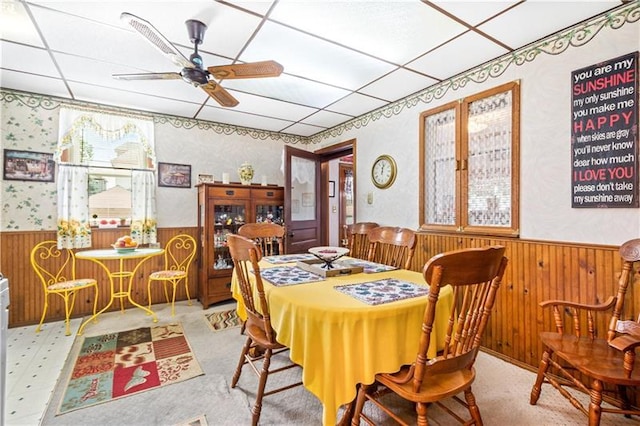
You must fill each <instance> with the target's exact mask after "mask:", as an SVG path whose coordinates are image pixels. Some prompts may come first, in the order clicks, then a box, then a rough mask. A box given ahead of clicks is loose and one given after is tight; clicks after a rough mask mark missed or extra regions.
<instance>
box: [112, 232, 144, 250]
mask: <svg viewBox="0 0 640 426" xmlns="http://www.w3.org/2000/svg"><path fill="white" fill-rule="evenodd" d="M111 247H113V248H114V250H115V251H117V252H118V253H129V252H132V251H134V250H135V249H137V248H138V243H137V242H135V241H134V240H133V238H131V236H129V235H125V236H122V237H120V238H118V239H117V240H116V242H115V243H114V244H111Z"/></svg>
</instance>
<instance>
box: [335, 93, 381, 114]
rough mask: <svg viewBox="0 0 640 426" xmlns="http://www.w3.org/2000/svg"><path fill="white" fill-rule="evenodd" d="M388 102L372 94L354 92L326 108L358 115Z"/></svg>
mask: <svg viewBox="0 0 640 426" xmlns="http://www.w3.org/2000/svg"><path fill="white" fill-rule="evenodd" d="M386 104H387V102H385V101H383V100H381V99H376V98H372V97H371V96H366V95H361V94H360V93H353V94H351V95H349V96H346V97H344V98H343V99H340V100H339V101H338V102H335V103H333V104H331V105H329V106H328V107H327V108H326V109H327V110H329V111H334V112H337V113H341V114H347V115H353V116H354V117H357V116H359V115H362V114H364V113H367V112H369V111H372V110H374V109H377V108H380V107H382V106H384V105H386Z"/></svg>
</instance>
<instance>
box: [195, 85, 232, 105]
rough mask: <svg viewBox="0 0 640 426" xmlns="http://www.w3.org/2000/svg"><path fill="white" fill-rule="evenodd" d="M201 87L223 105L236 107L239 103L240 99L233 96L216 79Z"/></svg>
mask: <svg viewBox="0 0 640 426" xmlns="http://www.w3.org/2000/svg"><path fill="white" fill-rule="evenodd" d="M200 87H201V88H202V90H204V91H205V92H207V93H208V94H209V96H211V97H212V98H213V99H215V100H216V102H218V103H219V104H220V105H222V106H225V107H234V106H236V105H238V100H237V99H236V98H234V97H233V96H231V93H229V92H227V90H226V89H225V88H224V87H222V86H220V85H219V84H218V83H216V82H215V81H210V82H209V83H207V84H202V85H201V86H200Z"/></svg>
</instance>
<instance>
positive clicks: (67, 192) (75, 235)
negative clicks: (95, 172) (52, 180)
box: [57, 164, 91, 248]
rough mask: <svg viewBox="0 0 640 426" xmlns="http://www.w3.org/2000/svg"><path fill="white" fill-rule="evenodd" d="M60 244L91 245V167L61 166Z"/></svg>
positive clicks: (71, 246) (69, 246) (59, 169)
mask: <svg viewBox="0 0 640 426" xmlns="http://www.w3.org/2000/svg"><path fill="white" fill-rule="evenodd" d="M57 182H58V183H57V186H58V247H59V248H84V247H91V224H90V223H89V169H88V168H87V167H77V166H69V165H66V164H60V165H58V179H57Z"/></svg>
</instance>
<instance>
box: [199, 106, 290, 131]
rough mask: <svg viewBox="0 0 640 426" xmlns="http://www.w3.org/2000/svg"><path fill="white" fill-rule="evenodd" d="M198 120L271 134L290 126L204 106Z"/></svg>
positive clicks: (280, 122) (283, 122)
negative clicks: (268, 131) (266, 131)
mask: <svg viewBox="0 0 640 426" xmlns="http://www.w3.org/2000/svg"><path fill="white" fill-rule="evenodd" d="M198 118H200V119H202V120H209V121H214V122H216V123H227V124H234V125H236V126H242V127H249V128H254V129H263V130H270V131H272V132H279V131H280V130H281V129H283V128H285V127H287V126H289V125H291V124H292V122H291V121H286V120H278V119H275V118H270V117H262V116H257V115H252V114H247V113H244V112H240V111H236V110H234V109H229V108H220V107H214V106H209V105H205V107H204V108H202V111H200V113H199V114H198Z"/></svg>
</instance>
